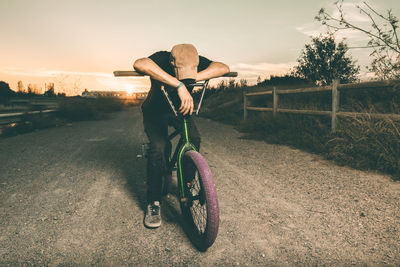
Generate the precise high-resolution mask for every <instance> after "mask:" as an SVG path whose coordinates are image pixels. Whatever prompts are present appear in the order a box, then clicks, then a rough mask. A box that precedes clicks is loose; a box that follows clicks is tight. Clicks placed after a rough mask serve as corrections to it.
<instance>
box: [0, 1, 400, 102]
mask: <svg viewBox="0 0 400 267" xmlns="http://www.w3.org/2000/svg"><path fill="white" fill-rule="evenodd" d="M359 3H361V1H358V0H357V1H355V0H351V1H345V5H346V12H347V14H348V16H349V17H351V19H352V20H353V21H355V22H357V23H361V25H365V24H366V21H365V18H363V17H362V16H360V14H359V13H358V12H357V10H356V9H355V6H356V5H357V4H359ZM372 5H373V7H374V8H375V9H376V10H377V11H378V12H386V10H388V9H392V11H393V13H394V15H395V16H396V17H399V15H400V4H399V3H398V1H395V0H388V1H385V2H384V3H382V2H379V3H376V2H374V3H373V4H372ZM0 8H1V10H2V11H3V15H2V17H0V28H1V30H2V35H3V36H2V37H3V38H2V40H3V41H2V42H1V43H0V51H2V57H1V58H2V61H1V62H0V75H1V76H0V80H1V81H4V82H6V83H8V84H9V85H10V88H11V89H12V90H14V91H16V90H17V82H18V81H22V82H23V84H24V85H25V87H27V86H28V84H32V85H34V84H36V87H38V88H42V92H44V87H45V84H48V83H51V82H53V83H54V84H55V90H56V92H64V93H66V94H67V95H76V94H81V92H83V91H84V90H85V89H87V90H89V91H95V90H97V91H98V90H101V91H104V90H116V91H120V90H124V91H127V92H143V91H147V90H148V88H149V84H150V83H149V80H148V78H138V77H124V78H121V77H114V76H113V71H115V70H132V64H133V62H134V60H135V59H137V58H141V57H147V56H149V55H151V54H152V53H154V52H156V51H159V50H170V48H171V47H172V46H173V45H174V44H177V43H193V44H194V45H195V46H196V47H197V49H198V51H199V54H200V55H203V56H206V57H208V58H209V59H211V60H214V61H221V62H224V63H226V64H227V65H229V66H230V68H231V71H237V72H238V73H239V76H238V78H237V79H238V80H239V79H246V80H248V82H249V84H254V83H255V81H256V80H257V78H258V77H261V79H262V80H264V79H266V78H269V77H270V76H271V75H275V76H279V75H285V74H287V73H288V72H289V70H290V69H291V68H293V67H294V66H295V65H296V61H297V59H298V57H299V56H300V53H301V51H302V50H303V49H304V46H305V45H306V44H309V43H310V42H311V38H310V37H311V36H318V35H319V34H322V33H324V32H326V30H325V28H324V27H322V25H320V23H319V22H318V21H316V20H315V19H314V17H315V16H316V15H317V13H318V11H319V9H321V8H325V9H326V10H328V11H329V12H330V13H332V14H334V13H335V8H334V5H333V4H332V1H328V0H318V1H315V0H307V1H302V2H301V3H300V2H296V3H293V2H292V1H289V0H284V1H279V3H276V2H275V1H262V0H254V1H251V2H250V3H249V2H242V1H219V2H216V3H215V2H213V1H211V0H207V1H202V2H201V3H198V2H189V1H183V0H173V1H168V2H167V3H166V2H164V1H159V0H151V1H147V2H143V1H125V0H119V1H114V2H112V3H111V2H109V1H106V0H102V1H94V0H91V1H85V2H80V1H78V0H72V1H57V2H55V1H50V0H38V1H34V2H32V1H29V0H15V1H11V0H10V1H2V2H1V3H0ZM194 10H195V12H194ZM176 14H179V15H176ZM166 21H167V22H166ZM182 21H184V22H185V23H182ZM177 25H178V26H177ZM339 37H340V38H346V40H347V43H348V45H349V46H358V45H359V44H361V43H363V42H365V39H366V38H365V36H363V35H361V34H360V33H357V32H346V33H344V34H342V35H340V36H339ZM349 54H350V55H351V56H352V58H353V59H354V60H356V61H357V64H358V65H360V66H361V77H368V76H370V75H371V74H370V73H369V72H368V71H367V70H366V66H367V65H368V64H369V58H368V55H369V52H368V51H367V50H365V49H364V50H363V49H351V50H350V51H349ZM216 82H217V81H216ZM216 82H214V83H216Z"/></svg>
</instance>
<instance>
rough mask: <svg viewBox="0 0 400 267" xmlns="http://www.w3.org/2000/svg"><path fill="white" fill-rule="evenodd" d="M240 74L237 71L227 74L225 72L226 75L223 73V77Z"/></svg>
mask: <svg viewBox="0 0 400 267" xmlns="http://www.w3.org/2000/svg"><path fill="white" fill-rule="evenodd" d="M237 76H238V73H237V72H236V71H235V72H228V73H227V74H225V75H222V77H237Z"/></svg>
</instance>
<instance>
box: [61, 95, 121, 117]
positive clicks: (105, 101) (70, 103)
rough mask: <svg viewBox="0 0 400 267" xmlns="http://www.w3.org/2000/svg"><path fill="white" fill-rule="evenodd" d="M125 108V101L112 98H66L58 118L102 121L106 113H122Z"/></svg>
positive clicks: (62, 102)
mask: <svg viewBox="0 0 400 267" xmlns="http://www.w3.org/2000/svg"><path fill="white" fill-rule="evenodd" d="M123 107H124V102H123V100H120V99H118V98H112V97H103V98H94V99H90V98H89V99H88V98H80V97H73V98H64V99H63V100H62V101H61V102H60V105H59V108H58V111H57V116H58V117H61V118H63V119H67V120H71V121H80V120H92V119H101V118H104V117H105V113H109V112H116V111H121V110H122V109H123Z"/></svg>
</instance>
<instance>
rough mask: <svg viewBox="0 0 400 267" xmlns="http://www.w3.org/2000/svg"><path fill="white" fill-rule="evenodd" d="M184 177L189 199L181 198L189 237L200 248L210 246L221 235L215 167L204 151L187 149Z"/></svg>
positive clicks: (183, 167)
mask: <svg viewBox="0 0 400 267" xmlns="http://www.w3.org/2000/svg"><path fill="white" fill-rule="evenodd" d="M182 177H183V181H184V185H183V186H184V192H185V196H184V198H185V201H184V202H181V209H182V215H183V218H184V220H185V223H186V225H187V228H188V229H187V230H188V234H189V238H190V239H191V241H192V242H193V244H194V245H195V246H196V247H197V248H198V249H199V250H206V249H207V248H209V247H210V246H211V245H212V244H213V243H214V241H215V239H216V238H217V234H218V227H219V208H218V197H217V191H216V189H215V184H214V179H213V176H212V173H211V170H210V168H209V167H208V164H207V162H206V161H205V160H204V158H203V157H202V156H201V154H200V153H198V152H196V151H193V150H191V151H187V152H185V153H184V155H183V157H182ZM180 186H182V185H180ZM181 199H182V197H181Z"/></svg>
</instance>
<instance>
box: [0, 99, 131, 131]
mask: <svg viewBox="0 0 400 267" xmlns="http://www.w3.org/2000/svg"><path fill="white" fill-rule="evenodd" d="M126 106H128V103H126V102H125V101H124V100H121V99H118V98H110V97H104V98H94V99H87V98H82V97H68V98H63V99H62V100H60V102H59V107H58V109H57V111H56V112H55V113H53V114H48V113H47V114H24V115H23V116H22V117H21V118H20V121H19V122H17V123H11V124H9V125H6V126H5V127H3V128H2V129H0V136H2V137H9V136H14V135H17V134H23V133H28V132H32V131H34V130H39V129H45V128H50V127H56V126H59V125H63V124H65V123H68V122H73V121H84V120H98V119H105V118H107V114H108V113H110V112H118V111H121V110H122V109H124V108H125V107H126Z"/></svg>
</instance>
